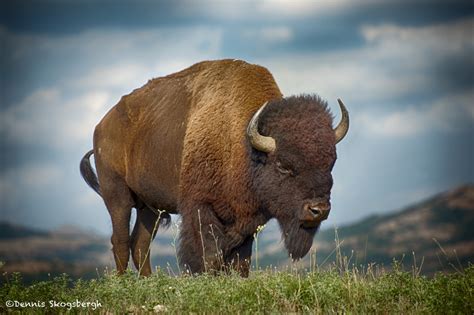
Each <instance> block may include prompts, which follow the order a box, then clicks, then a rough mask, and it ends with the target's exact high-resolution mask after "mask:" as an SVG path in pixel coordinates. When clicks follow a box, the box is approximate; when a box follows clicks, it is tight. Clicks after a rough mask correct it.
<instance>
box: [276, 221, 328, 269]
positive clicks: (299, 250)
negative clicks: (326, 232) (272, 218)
mask: <svg viewBox="0 0 474 315" xmlns="http://www.w3.org/2000/svg"><path fill="white" fill-rule="evenodd" d="M280 227H281V230H282V236H283V239H284V240H285V247H286V250H287V251H288V254H289V255H290V257H291V258H292V259H293V260H298V259H300V258H302V257H303V256H304V255H306V254H307V253H308V251H309V249H310V248H311V245H313V238H314V235H315V234H316V232H317V231H318V229H319V225H317V226H315V227H312V228H303V227H302V226H301V225H300V223H299V222H298V221H296V222H291V223H289V224H284V223H280Z"/></svg>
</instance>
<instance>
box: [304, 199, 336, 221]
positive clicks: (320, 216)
mask: <svg viewBox="0 0 474 315" xmlns="http://www.w3.org/2000/svg"><path fill="white" fill-rule="evenodd" d="M329 211H331V205H330V204H329V203H326V202H320V203H308V204H305V206H304V210H303V212H304V214H303V221H306V222H321V221H323V220H326V219H327V218H328V216H329Z"/></svg>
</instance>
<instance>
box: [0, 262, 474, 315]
mask: <svg viewBox="0 0 474 315" xmlns="http://www.w3.org/2000/svg"><path fill="white" fill-rule="evenodd" d="M2 281H3V284H2V286H1V288H0V301H1V305H0V313H6V312H8V311H14V310H20V311H21V312H31V313H38V312H41V313H42V312H43V311H48V309H47V308H48V306H49V305H48V303H49V300H54V301H58V302H74V301H76V300H79V301H81V302H93V301H99V302H100V303H101V305H102V306H101V307H100V308H99V309H98V310H96V312H100V313H106V312H108V311H110V312H113V313H121V314H123V313H127V312H134V313H150V312H153V310H154V308H155V309H156V310H157V309H158V308H160V309H161V310H164V311H165V312H166V313H174V314H189V313H208V314H209V313H213V314H214V313H224V314H225V313H227V314H237V313H240V314H255V313H290V312H296V313H311V314H313V313H314V314H332V313H356V314H368V313H383V314H387V313H390V314H392V313H403V314H413V313H416V314H420V313H422V314H473V313H474V267H473V266H470V267H468V268H466V269H465V270H463V271H462V272H457V273H454V274H448V275H446V274H437V275H436V276H434V277H432V278H427V277H424V276H420V275H418V274H417V273H416V272H406V271H402V270H401V268H400V267H399V266H397V265H394V268H393V269H392V270H391V271H389V272H379V271H377V272H376V271H375V270H373V269H371V268H368V269H366V270H364V271H361V270H360V269H357V268H352V269H350V270H348V269H346V270H340V269H338V268H336V267H333V268H332V269H331V270H324V271H322V270H316V271H312V272H301V271H297V270H291V269H290V270H286V271H276V270H265V271H254V272H252V273H251V274H250V277H249V278H247V279H244V278H241V277H239V276H238V275H235V274H231V275H221V276H211V275H207V274H203V275H199V276H186V275H182V276H178V277H173V276H170V275H168V274H167V273H165V272H164V271H160V270H158V271H157V272H155V273H154V274H153V275H152V276H151V277H148V278H140V277H138V276H137V274H136V273H133V272H129V273H127V274H125V275H123V276H117V275H115V274H113V273H110V274H106V275H104V276H101V277H100V278H99V279H94V280H88V281H82V280H77V281H72V280H70V279H69V278H68V277H67V276H66V275H64V276H62V277H58V278H54V279H51V280H48V281H42V282H37V283H34V284H32V285H24V284H23V282H22V281H21V277H20V275H18V274H16V275H9V276H6V275H4V278H3V279H2ZM7 300H10V301H12V300H13V301H18V302H34V301H39V302H41V301H44V302H45V304H46V305H45V308H38V307H36V308H31V307H24V308H21V307H17V308H7V307H6V306H5V303H6V301H7ZM158 305H160V306H158ZM66 310H67V308H55V309H50V310H49V311H53V312H57V311H62V312H65V311H66ZM91 310H92V308H91V307H89V308H72V312H90V311H91Z"/></svg>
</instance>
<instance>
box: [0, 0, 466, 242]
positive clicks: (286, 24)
mask: <svg viewBox="0 0 474 315" xmlns="http://www.w3.org/2000/svg"><path fill="white" fill-rule="evenodd" d="M0 6H1V9H0V43H1V58H0V73H1V76H0V88H1V90H0V91H1V94H0V97H1V98H0V162H1V163H0V203H1V204H0V207H1V208H0V211H1V213H0V220H7V221H10V222H14V223H19V224H25V225H29V226H33V227H37V228H43V229H54V228H57V227H59V226H62V225H70V224H74V225H78V226H80V227H82V228H85V229H89V230H92V231H95V232H98V233H102V234H110V231H111V225H110V218H109V216H108V213H107V211H106V209H105V206H104V204H103V202H102V200H101V199H100V197H99V196H97V195H96V194H95V193H94V192H93V191H92V190H91V189H90V188H89V187H88V186H87V185H86V184H85V183H84V181H83V180H82V178H81V176H80V174H79V161H80V159H81V158H82V156H83V154H84V153H85V152H86V151H88V150H89V149H90V148H91V147H92V134H93V130H94V127H95V125H96V124H97V123H98V122H99V121H100V119H101V118H102V117H103V115H104V114H105V113H106V112H107V111H108V110H109V109H110V108H111V107H112V106H114V105H115V104H116V103H117V102H118V100H119V99H120V97H121V96H122V95H125V94H128V93H130V92H131V91H132V90H133V89H135V88H138V87H140V86H142V85H144V84H145V83H146V82H147V81H148V80H149V79H151V78H154V77H160V76H163V75H166V74H170V73H173V72H176V71H179V70H182V69H184V68H186V67H188V66H190V65H192V64H194V63H196V62H199V61H202V60H211V59H223V58H236V59H242V60H245V61H247V62H250V63H255V64H259V65H262V66H264V67H266V68H267V69H269V70H270V71H271V72H272V74H273V75H274V77H275V80H276V82H277V84H278V85H279V87H280V89H281V91H282V92H283V94H284V95H285V96H289V95H293V94H299V93H317V94H319V95H320V96H322V97H323V98H324V99H326V100H328V102H329V105H330V107H331V109H332V111H333V113H334V115H335V117H336V118H335V120H336V121H338V119H339V117H340V113H339V109H338V106H337V102H336V99H337V98H338V97H341V98H342V99H343V100H344V102H345V104H346V106H347V107H348V109H349V112H350V118H351V126H350V130H349V133H348V135H347V136H346V138H345V139H344V141H342V142H341V143H339V144H338V146H337V150H338V160H337V163H336V166H335V169H334V172H333V176H334V188H333V192H332V211H331V215H330V218H329V219H328V220H327V221H326V222H325V223H324V224H323V227H333V226H342V225H344V224H348V223H351V222H354V221H357V220H360V219H362V218H364V217H366V216H368V215H371V214H383V213H387V212H389V211H393V210H396V209H400V208H403V207H405V206H407V205H409V204H411V203H414V202H419V201H421V200H422V199H423V198H427V197H429V196H431V195H433V194H435V193H438V192H441V191H445V190H448V189H452V188H454V187H456V186H458V185H462V184H466V183H472V182H474V170H473V166H472V161H474V141H473V140H474V139H473V138H474V86H473V74H474V57H473V56H474V36H473V35H474V34H473V30H474V10H473V4H472V1H436V0H433V1H420V0H412V1H404V0H402V1H394V0H384V1H374V0H360V1H349V0H332V1H328V0H323V1H309V0H301V1H296V0H294V1H290V0H259V1H211V0H205V1H191V0H188V1H133V2H132V1H130V2H125V1H107V0H102V1H91V0H83V1H67V0H66V1H59V0H52V1H51V0H50V1H21V2H19V1H2V2H1V4H0Z"/></svg>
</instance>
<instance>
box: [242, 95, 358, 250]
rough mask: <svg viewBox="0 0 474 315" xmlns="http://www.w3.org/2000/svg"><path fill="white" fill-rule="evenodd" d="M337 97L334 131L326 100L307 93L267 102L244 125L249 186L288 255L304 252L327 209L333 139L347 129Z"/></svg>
mask: <svg viewBox="0 0 474 315" xmlns="http://www.w3.org/2000/svg"><path fill="white" fill-rule="evenodd" d="M338 101H339V105H340V107H341V111H342V120H341V122H340V123H339V125H338V126H337V127H336V128H334V129H333V127H332V115H331V114H330V112H329V110H328V108H327V104H326V102H324V101H323V100H321V99H320V98H319V97H318V96H308V95H304V96H297V97H289V98H284V99H281V100H275V101H270V102H268V103H266V104H265V105H263V106H262V107H261V108H260V109H259V110H258V111H257V112H256V113H255V115H254V116H253V117H252V119H251V121H250V122H249V125H248V128H247V136H248V139H249V142H250V144H251V146H252V148H253V149H252V153H251V154H252V176H253V183H254V187H253V188H254V190H255V192H256V194H257V199H258V200H259V202H260V206H261V207H262V210H263V211H267V212H268V213H269V215H270V216H272V217H275V218H276V219H277V220H278V222H279V224H280V227H281V230H282V233H283V237H284V239H285V246H286V248H287V250H288V252H289V254H290V255H291V256H292V257H293V259H299V258H301V257H303V256H304V255H306V253H307V252H308V250H309V249H310V248H311V245H312V243H313V237H314V234H315V233H316V231H317V230H318V228H319V225H320V223H321V222H322V221H323V220H325V219H326V218H327V217H328V215H329V211H330V209H331V203H330V195H331V187H332V184H333V180H332V176H331V171H332V168H333V166H334V163H335V161H336V143H338V142H339V141H340V140H342V138H343V137H344V136H345V134H346V133H347V130H348V128H349V116H348V113H347V110H346V108H345V107H344V104H343V103H342V101H341V100H338Z"/></svg>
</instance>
